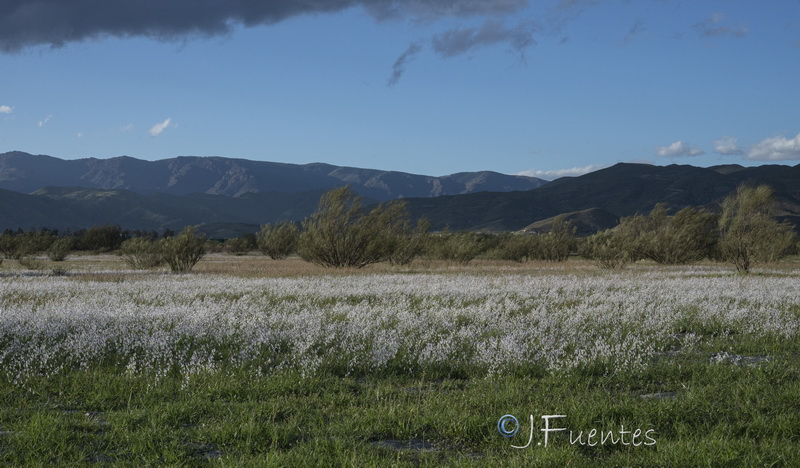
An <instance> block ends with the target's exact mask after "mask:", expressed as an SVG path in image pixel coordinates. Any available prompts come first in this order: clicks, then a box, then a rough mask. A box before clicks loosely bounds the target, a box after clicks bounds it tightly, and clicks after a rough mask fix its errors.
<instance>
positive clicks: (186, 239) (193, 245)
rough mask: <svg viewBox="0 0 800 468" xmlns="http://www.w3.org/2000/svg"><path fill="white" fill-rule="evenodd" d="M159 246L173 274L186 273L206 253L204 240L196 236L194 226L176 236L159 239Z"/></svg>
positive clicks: (202, 237) (203, 237)
mask: <svg viewBox="0 0 800 468" xmlns="http://www.w3.org/2000/svg"><path fill="white" fill-rule="evenodd" d="M159 244H160V245H161V251H162V252H163V254H164V261H165V262H167V264H168V265H169V268H170V270H172V272H173V273H188V272H189V271H191V270H192V268H194V266H195V265H196V264H197V262H199V261H200V259H201V258H203V255H205V253H206V238H205V236H200V235H197V233H196V228H195V227H194V226H187V227H186V228H184V230H183V231H182V232H181V233H180V234H178V235H177V236H174V237H167V238H166V239H161V240H160V241H159Z"/></svg>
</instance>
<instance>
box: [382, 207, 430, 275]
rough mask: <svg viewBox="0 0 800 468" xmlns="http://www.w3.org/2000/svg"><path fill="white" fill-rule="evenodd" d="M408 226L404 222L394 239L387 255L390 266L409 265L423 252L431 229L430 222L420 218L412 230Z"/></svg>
mask: <svg viewBox="0 0 800 468" xmlns="http://www.w3.org/2000/svg"><path fill="white" fill-rule="evenodd" d="M409 226H410V225H409V223H408V222H407V221H406V222H405V223H404V226H403V228H402V230H401V232H400V233H399V234H398V235H397V236H396V237H395V239H394V246H393V247H392V249H391V253H390V254H389V263H391V264H392V265H410V264H411V262H413V261H414V260H415V259H416V258H417V257H419V256H420V255H422V252H423V251H424V250H425V247H426V244H427V242H428V231H430V228H431V223H430V221H428V220H427V219H426V218H420V220H419V221H417V226H416V227H415V228H414V229H413V230H412V229H410V227H409Z"/></svg>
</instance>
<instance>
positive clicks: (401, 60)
mask: <svg viewBox="0 0 800 468" xmlns="http://www.w3.org/2000/svg"><path fill="white" fill-rule="evenodd" d="M421 50H422V46H421V45H420V44H419V43H417V42H414V43H412V44H411V45H409V46H408V48H407V49H406V50H405V52H403V53H402V54H400V57H397V60H395V62H394V65H393V66H392V76H390V77H389V81H388V82H387V84H388V85H389V86H394V85H396V84H397V82H398V81H400V77H401V76H403V73H405V72H406V65H407V64H408V62H410V61H411V60H412V59H413V58H414V56H415V55H417V54H418V53H419V52H420V51H421Z"/></svg>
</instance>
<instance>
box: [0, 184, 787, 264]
mask: <svg viewBox="0 0 800 468" xmlns="http://www.w3.org/2000/svg"><path fill="white" fill-rule="evenodd" d="M772 207H773V203H772V191H771V190H770V188H769V187H766V186H760V187H746V186H743V187H740V188H739V189H737V191H736V192H735V193H734V194H731V195H730V196H729V197H727V198H726V199H725V200H724V201H723V202H722V204H721V207H720V212H719V213H714V212H709V211H707V210H704V209H698V208H693V207H687V208H684V209H682V210H680V211H678V212H677V213H674V214H672V215H670V214H669V211H668V208H667V206H666V205H663V204H661V205H656V206H655V207H654V208H653V209H652V210H651V211H650V213H649V214H637V215H634V216H630V217H626V218H622V219H621V220H620V223H619V224H618V225H617V226H616V227H614V228H613V229H609V230H606V231H602V232H598V233H596V234H594V235H592V236H589V237H586V238H577V237H576V236H575V228H574V226H572V225H571V224H570V223H569V222H567V221H566V220H565V218H564V217H563V216H559V217H556V218H555V219H554V221H553V223H552V227H551V229H550V231H549V232H547V233H545V234H530V233H500V234H493V233H479V232H450V231H449V230H448V229H445V231H444V232H438V233H431V232H430V223H429V222H428V220H426V219H424V218H422V219H420V220H419V221H417V222H416V223H412V222H411V218H410V215H409V213H408V211H407V210H406V207H405V204H404V203H403V202H402V201H393V202H388V203H384V204H381V205H378V206H376V207H374V208H372V209H370V210H366V209H365V208H364V206H363V204H362V201H361V198H360V197H359V196H358V195H356V194H355V192H354V191H353V190H352V189H350V188H349V187H341V188H337V189H333V190H331V191H330V192H328V193H326V194H324V195H323V196H322V198H321V199H320V202H319V205H318V207H317V210H316V211H315V212H314V214H312V215H311V216H310V217H308V218H306V219H305V220H304V221H303V222H302V223H299V224H298V223H294V222H289V221H285V222H281V223H276V224H267V225H264V226H261V230H260V231H259V232H258V233H256V234H245V235H243V236H240V237H237V238H233V239H227V240H226V241H224V242H217V241H212V240H208V239H206V238H205V237H204V236H202V235H199V234H198V233H197V231H196V228H195V227H188V228H186V229H184V230H183V231H182V232H180V233H178V234H176V233H175V232H173V231H170V230H166V231H164V232H163V233H162V234H159V233H157V232H155V231H122V230H121V229H120V227H119V226H116V225H105V226H94V227H92V228H89V229H86V230H81V231H77V232H75V233H68V234H66V235H64V234H62V235H59V233H58V232H57V231H51V230H47V229H41V230H38V231H36V230H32V231H29V232H23V231H22V230H17V231H9V230H7V231H6V232H4V233H3V234H2V235H0V253H2V254H3V256H4V257H5V258H13V259H17V260H20V261H21V262H30V261H31V260H30V258H31V257H32V256H33V255H35V254H37V253H41V252H46V253H47V255H48V257H49V258H50V259H51V260H53V261H56V262H58V261H63V260H64V259H65V258H66V257H67V255H68V254H69V253H70V252H72V251H76V250H78V251H80V250H84V251H93V252H112V251H113V252H117V253H118V254H119V255H121V256H122V257H123V259H124V260H125V262H126V263H127V264H128V265H129V266H130V267H131V268H136V269H148V268H155V267H160V266H163V265H168V266H169V268H170V269H171V270H172V271H173V272H177V273H181V272H188V271H190V270H191V269H192V268H193V267H194V265H195V264H196V263H197V262H198V261H199V260H200V259H201V258H202V257H203V256H204V255H205V254H206V253H207V252H208V251H219V250H225V251H228V252H231V253H234V254H245V253H248V252H251V251H254V250H258V251H260V252H261V253H263V254H264V255H266V256H269V257H271V258H273V259H276V260H279V259H284V258H286V257H288V256H290V255H293V254H297V255H298V256H300V257H301V258H303V259H304V260H306V261H309V262H312V263H315V264H318V265H322V266H326V267H337V268H339V267H352V268H361V267H364V266H366V265H370V264H374V263H379V262H388V263H391V264H394V265H408V264H410V263H411V262H413V261H414V260H415V259H417V258H420V257H424V258H431V259H441V260H447V261H453V262H457V263H461V264H466V263H469V262H470V261H471V260H473V259H475V258H477V257H479V256H480V257H482V258H489V259H497V260H511V261H516V262H526V261H531V260H544V261H552V262H563V261H566V260H567V259H568V258H569V257H570V255H580V256H582V257H584V258H587V259H590V260H593V261H595V262H596V263H597V264H598V265H600V266H601V267H604V268H621V267H623V266H624V265H626V264H629V263H632V262H636V261H638V260H651V261H654V262H656V263H659V264H668V265H679V264H690V263H695V262H698V261H700V260H703V259H712V260H719V261H725V262H729V263H731V264H732V265H734V266H735V267H736V269H737V270H738V271H742V272H747V271H749V270H750V269H751V268H752V266H753V265H755V264H758V263H764V262H773V261H777V260H780V259H782V258H783V257H785V256H786V255H788V254H791V253H795V252H796V250H797V238H796V235H795V232H794V229H793V228H792V226H791V225H789V224H787V223H779V222H778V221H777V220H776V219H775V217H774V213H773V211H772ZM0 261H1V259H0Z"/></svg>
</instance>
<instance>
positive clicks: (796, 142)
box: [745, 133, 800, 161]
mask: <svg viewBox="0 0 800 468" xmlns="http://www.w3.org/2000/svg"><path fill="white" fill-rule="evenodd" d="M745 157H746V158H747V159H754V160H758V161H786V160H798V159H800V133H798V134H797V135H796V136H795V137H794V138H792V139H788V138H786V137H784V136H776V137H771V138H765V139H763V140H761V141H759V142H758V143H756V144H755V145H753V147H752V148H750V150H749V151H748V152H747V154H746V156H745Z"/></svg>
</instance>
